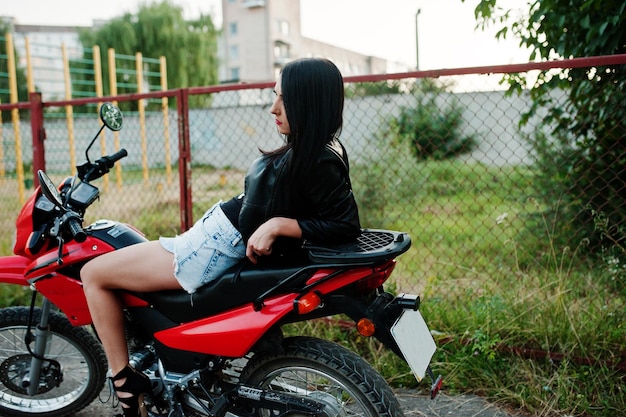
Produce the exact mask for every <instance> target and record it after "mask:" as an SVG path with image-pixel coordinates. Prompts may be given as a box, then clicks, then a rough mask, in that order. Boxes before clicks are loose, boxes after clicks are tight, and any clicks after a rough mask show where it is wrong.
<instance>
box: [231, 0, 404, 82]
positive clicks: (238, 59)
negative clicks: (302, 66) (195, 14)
mask: <svg viewBox="0 0 626 417" xmlns="http://www.w3.org/2000/svg"><path fill="white" fill-rule="evenodd" d="M300 22H301V19H300V0H222V39H221V44H220V45H221V47H220V58H221V59H220V62H221V64H220V74H219V77H220V80H223V81H226V82H227V81H243V82H258V81H267V80H273V79H275V78H276V75H277V72H278V71H279V70H280V69H281V68H282V67H283V66H284V65H285V64H286V63H287V62H289V61H292V60H294V59H297V58H304V57H325V58H329V59H330V60H332V61H333V62H334V63H335V65H337V67H338V68H339V69H340V70H341V72H342V73H343V75H344V76H350V75H366V74H383V73H386V72H391V71H389V68H388V63H387V61H386V60H384V59H382V58H377V57H373V56H368V55H363V54H360V53H357V52H354V51H350V50H347V49H343V48H339V47H337V46H333V45H329V44H327V43H323V42H319V41H316V40H314V39H309V38H305V37H303V36H302V31H301V24H300ZM403 70H407V68H404V69H403ZM394 72H395V71H394Z"/></svg>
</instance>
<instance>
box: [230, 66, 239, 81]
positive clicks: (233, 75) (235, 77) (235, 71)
mask: <svg viewBox="0 0 626 417" xmlns="http://www.w3.org/2000/svg"><path fill="white" fill-rule="evenodd" d="M230 79H231V81H239V67H233V68H231V69H230Z"/></svg>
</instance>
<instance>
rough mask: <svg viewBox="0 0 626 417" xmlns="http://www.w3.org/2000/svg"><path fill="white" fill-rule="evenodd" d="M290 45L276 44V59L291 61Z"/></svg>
mask: <svg viewBox="0 0 626 417" xmlns="http://www.w3.org/2000/svg"><path fill="white" fill-rule="evenodd" d="M289 56H290V53H289V44H286V43H284V42H276V43H275V44H274V58H276V59H289Z"/></svg>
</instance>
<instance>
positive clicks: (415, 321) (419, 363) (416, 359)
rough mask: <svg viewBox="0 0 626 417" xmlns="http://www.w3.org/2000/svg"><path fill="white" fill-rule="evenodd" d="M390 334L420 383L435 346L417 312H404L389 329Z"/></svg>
mask: <svg viewBox="0 0 626 417" xmlns="http://www.w3.org/2000/svg"><path fill="white" fill-rule="evenodd" d="M391 334H392V336H393V338H394V339H395V341H396V343H397V344H398V347H399V348H400V351H401V352H402V354H403V355H404V358H405V359H406V361H407V363H408V364H409V367H410V368H411V371H413V374H414V375H415V377H416V378H417V380H418V381H421V380H422V378H424V376H425V375H426V369H427V368H428V364H430V360H431V358H432V357H433V354H434V353H435V350H436V349H437V346H436V345H435V340H434V339H433V337H432V335H431V334H430V330H428V326H427V325H426V322H425V321H424V318H423V317H422V315H421V314H420V312H419V310H417V311H413V310H404V311H403V312H402V314H401V315H400V317H399V318H398V320H396V322H395V323H394V325H393V326H392V327H391Z"/></svg>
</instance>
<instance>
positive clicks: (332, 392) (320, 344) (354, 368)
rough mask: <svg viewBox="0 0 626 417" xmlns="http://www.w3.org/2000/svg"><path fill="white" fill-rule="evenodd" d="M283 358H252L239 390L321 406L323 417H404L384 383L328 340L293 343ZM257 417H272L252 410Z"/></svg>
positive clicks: (351, 354) (294, 339)
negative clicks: (299, 398) (246, 388)
mask: <svg viewBox="0 0 626 417" xmlns="http://www.w3.org/2000/svg"><path fill="white" fill-rule="evenodd" d="M283 347H284V352H283V353H280V354H261V355H255V356H253V357H252V359H251V360H250V362H249V363H248V364H247V365H246V367H245V368H244V370H243V371H242V373H241V376H240V380H241V382H242V383H244V384H248V385H253V386H256V387H259V388H263V389H266V390H275V391H280V392H287V393H290V394H292V395H296V396H305V397H307V398H309V399H313V400H316V401H319V402H321V403H322V404H324V413H323V415H324V417H339V416H364V417H379V416H380V417H403V413H402V411H401V409H400V405H399V403H398V400H397V399H396V397H395V395H394V393H393V391H392V390H391V388H390V387H389V384H387V381H385V379H384V378H383V377H382V376H381V375H380V374H379V373H378V372H376V370H374V368H372V367H371V366H370V365H369V364H368V363H367V362H366V361H365V360H364V359H363V358H361V357H360V356H358V355H356V354H355V353H354V352H352V351H350V350H348V349H346V348H344V347H342V346H340V345H338V344H336V343H333V342H329V341H327V340H322V339H317V338H312V337H301V336H300V337H292V338H287V339H285V340H284V342H283ZM256 415H258V416H260V417H261V416H268V415H272V413H271V410H257V411H256Z"/></svg>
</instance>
